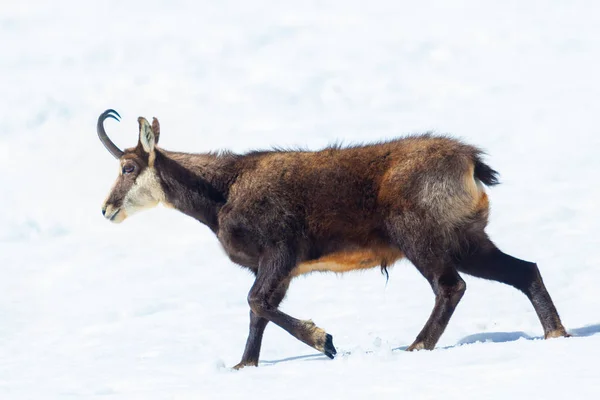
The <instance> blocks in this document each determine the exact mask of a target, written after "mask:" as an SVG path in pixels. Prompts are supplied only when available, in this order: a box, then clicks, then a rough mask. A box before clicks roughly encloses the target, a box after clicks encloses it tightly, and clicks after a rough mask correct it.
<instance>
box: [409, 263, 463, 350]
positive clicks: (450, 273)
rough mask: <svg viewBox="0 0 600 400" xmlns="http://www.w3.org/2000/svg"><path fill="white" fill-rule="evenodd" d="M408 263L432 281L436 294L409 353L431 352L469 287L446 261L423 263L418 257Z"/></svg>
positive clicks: (430, 282)
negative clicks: (424, 350) (431, 308)
mask: <svg viewBox="0 0 600 400" xmlns="http://www.w3.org/2000/svg"><path fill="white" fill-rule="evenodd" d="M409 260H410V261H411V262H412V263H413V264H414V265H415V266H416V267H417V269H418V270H419V272H421V274H423V276H424V277H425V278H426V279H427V280H428V281H429V284H430V285H431V288H432V289H433V292H434V293H435V304H434V306H433V310H432V312H431V315H430V316H429V319H428V320H427V322H426V323H425V326H424V327H423V329H422V330H421V332H420V333H419V334H418V335H417V338H416V340H415V341H414V343H413V344H412V345H410V346H409V347H408V349H407V350H408V351H412V350H421V349H427V350H432V349H433V348H434V347H435V344H436V343H437V342H438V340H439V339H440V337H441V336H442V333H444V330H445V329H446V326H447V325H448V322H449V321H450V317H452V314H453V313H454V309H455V308H456V306H457V305H458V302H459V301H460V299H461V298H462V296H463V294H464V293H465V290H466V288H467V285H466V284H465V281H463V280H462V279H461V277H460V276H459V275H458V272H457V271H456V268H455V266H454V265H453V264H452V263H451V262H449V261H446V260H444V258H434V259H428V260H420V259H419V258H418V257H417V258H415V257H413V259H411V258H410V257H409Z"/></svg>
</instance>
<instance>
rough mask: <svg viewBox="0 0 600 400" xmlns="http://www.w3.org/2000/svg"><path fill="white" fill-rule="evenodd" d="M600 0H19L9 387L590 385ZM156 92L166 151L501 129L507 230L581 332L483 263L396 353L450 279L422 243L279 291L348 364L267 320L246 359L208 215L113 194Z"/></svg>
mask: <svg viewBox="0 0 600 400" xmlns="http://www.w3.org/2000/svg"><path fill="white" fill-rule="evenodd" d="M599 61H600V3H598V2H594V1H578V0H572V1H568V2H566V1H517V0H513V1H503V2H499V1H493V2H492V1H485V2H484V1H453V2H445V1H423V0H421V1H392V0H390V1H375V0H371V1H369V2H364V1H357V0H353V1H351V0H344V1H327V0H307V1H294V2H291V1H289V2H282V1H264V0H253V1H242V0H220V1H210V2H209V1H191V0H190V1H184V0H171V1H166V0H162V1H115V0H110V1H96V2H82V1H75V0H69V1H56V2H49V1H44V2H42V1H31V0H27V1H18V2H17V1H11V2H8V1H3V2H2V3H1V4H0V171H1V172H0V188H1V189H0V190H1V192H0V193H1V197H0V266H1V269H0V274H1V276H0V399H11V400H12V399H63V398H69V399H70V398H82V399H86V398H106V399H127V400H130V399H213V398H214V399H236V398H244V399H248V398H250V399H253V398H259V396H261V397H260V398H263V399H264V398H268V399H270V398H277V399H286V398H332V399H338V398H339V399H364V398H367V397H368V398H371V399H383V398H410V399H416V398H423V399H425V398H442V397H443V398H444V399H454V398H460V399H465V398H477V399H494V398H499V399H506V398H526V397H527V398H545V399H554V398H557V399H558V398H561V399H564V398H572V399H590V398H597V396H598V392H599V390H600V372H599V362H598V360H599V359H600V334H599V333H600V311H599V310H600V298H599V297H600V296H598V287H599V285H600V255H599V254H600V253H599V251H598V250H599V248H600V239H599V237H598V234H597V232H598V230H597V222H598V221H599V216H600V212H599V211H598V200H599V199H600V186H599V185H598V173H599V171H600V157H599V156H598V149H599V148H600V129H599V128H598V126H599V121H598V99H599V98H600V78H599V75H598V66H599ZM106 108H115V109H116V110H117V111H119V112H120V113H121V115H122V116H123V121H122V122H121V123H116V122H114V121H111V122H107V126H108V128H107V129H108V130H109V132H110V134H111V136H112V137H113V138H114V140H115V141H116V142H117V144H119V145H120V146H127V147H128V146H132V145H134V144H135V142H136V140H137V136H136V135H137V122H136V119H137V117H138V116H139V115H143V116H146V117H147V118H151V117H152V116H156V117H158V118H159V119H160V121H161V125H162V135H161V145H162V146H163V147H164V148H168V149H172V150H185V151H198V152H201V151H208V150H214V149H221V148H229V149H232V150H234V151H246V150H248V149H259V148H269V147H271V146H274V145H277V146H283V147H291V146H304V147H308V148H310V149H318V148H320V147H323V146H325V145H326V144H328V143H332V142H335V141H342V142H343V143H357V142H370V141H377V140H382V139H388V138H392V137H395V136H398V135H403V134H406V133H413V132H422V131H427V130H434V131H437V132H440V133H449V134H452V135H455V136H457V137H461V138H463V139H465V140H467V141H469V142H471V143H474V144H476V145H480V146H482V147H483V148H485V149H486V150H487V151H488V152H489V157H488V158H487V160H488V162H489V163H490V165H492V166H493V167H494V168H496V169H498V170H499V171H500V172H501V174H502V176H501V178H502V181H503V184H502V185H501V186H498V187H496V188H493V189H491V190H490V191H489V193H490V197H491V201H492V216H491V223H490V225H489V228H488V232H489V233H490V234H491V236H492V238H493V239H494V240H495V241H496V243H497V244H498V245H499V246H500V247H501V248H502V249H504V250H505V251H507V252H508V253H511V254H513V255H515V256H517V257H521V258H525V259H528V260H535V261H536V262H538V264H539V265H540V268H541V271H542V275H543V277H544V280H545V282H546V285H547V287H548V289H549V292H550V294H551V295H552V297H553V299H554V302H555V303H556V305H557V307H558V309H559V312H560V313H561V316H562V319H563V322H564V324H565V325H566V327H567V329H569V330H570V332H571V333H573V334H574V336H575V337H573V338H569V339H562V338H561V339H555V340H549V341H544V340H539V339H540V337H541V335H542V330H541V326H540V324H539V322H538V320H537V317H536V315H535V313H534V311H533V308H532V307H531V305H530V304H529V302H528V301H527V300H526V298H525V297H524V296H523V295H521V294H520V293H518V292H517V291H516V290H514V289H512V288H509V287H507V286H503V285H501V284H498V283H492V282H486V281H482V280H476V279H474V278H470V277H466V278H465V280H466V282H467V286H468V289H467V293H466V295H465V297H464V298H463V301H462V302H461V304H460V305H459V307H458V309H457V311H456V313H455V315H454V317H453V318H452V320H451V322H450V325H449V327H448V329H447V331H446V332H445V334H444V335H443V336H442V339H441V340H440V342H439V344H438V347H437V349H436V350H434V351H431V352H427V351H421V352H415V353H407V352H404V351H402V350H403V349H404V348H405V347H406V346H407V345H409V344H410V343H411V342H412V340H413V339H414V338H415V336H416V334H417V333H418V332H419V330H420V329H421V327H422V325H423V323H424V322H425V320H426V319H427V317H428V316H429V313H430V311H431V307H432V305H433V295H432V293H431V290H430V288H429V286H428V284H427V282H426V281H425V280H424V279H423V278H422V277H421V276H420V275H419V274H418V273H417V272H416V270H415V269H414V268H413V267H412V266H411V265H410V264H409V263H408V262H400V263H399V264H397V265H396V267H395V268H393V269H392V270H391V271H390V280H389V283H388V284H387V285H386V282H385V278H384V277H382V275H381V274H380V272H379V270H378V269H375V270H370V271H367V272H356V273H350V274H347V275H344V276H336V275H327V274H313V275H311V276H308V277H303V278H299V279H298V280H297V281H295V282H294V283H293V285H292V287H291V289H290V291H289V295H288V298H287V300H286V302H285V303H284V305H283V309H284V310H285V311H286V312H288V313H290V314H291V315H294V316H297V317H299V318H305V319H306V318H312V319H313V320H314V321H315V322H316V323H317V324H318V325H320V326H321V327H323V328H325V329H326V330H327V331H328V332H330V333H331V334H333V336H334V343H335V345H336V346H337V348H338V351H339V352H340V353H341V355H340V356H339V357H338V358H336V359H335V360H333V361H330V360H328V359H326V358H325V357H324V356H322V355H319V354H317V352H316V351H314V350H312V349H311V348H308V347H307V346H305V345H304V344H302V343H300V342H298V341H297V340H295V339H293V338H292V337H290V336H289V335H288V334H287V333H285V332H284V331H282V330H281V329H279V328H278V327H276V326H272V325H269V327H268V328H267V331H266V334H265V338H264V342H263V350H262V355H261V356H262V357H261V360H262V362H261V365H260V367H259V368H249V369H248V368H247V369H244V370H242V371H240V372H236V371H231V370H230V367H231V366H233V365H235V364H236V363H237V362H238V361H239V359H240V356H241V353H242V350H243V346H244V343H245V340H246V334H247V324H248V306H247V303H246V294H247V291H248V289H249V287H250V285H251V283H252V277H251V275H250V274H249V273H248V272H246V271H244V270H242V269H241V268H238V267H236V266H233V265H232V264H231V263H230V262H229V261H228V260H227V258H226V256H225V255H224V253H223V251H222V250H221V249H220V247H219V245H218V242H217V240H216V239H215V238H214V237H213V235H212V233H211V232H210V231H209V230H208V229H207V228H206V227H204V226H202V225H199V224H198V223H197V222H195V221H193V220H192V219H190V218H188V217H185V216H184V215H182V214H179V213H177V212H176V211H173V210H167V209H164V208H158V209H155V210H152V211H147V212H145V213H144V214H141V215H138V216H135V217H132V218H131V219H129V220H128V221H126V222H125V223H124V224H122V225H113V224H110V223H108V222H107V221H105V220H104V218H102V215H101V213H100V205H101V203H102V201H103V199H104V197H105V196H106V194H107V193H108V191H109V188H110V186H111V184H112V182H113V180H114V179H115V177H116V175H117V163H116V162H115V160H114V159H113V158H112V157H111V156H110V155H109V154H108V152H106V151H105V149H104V148H103V146H102V145H101V144H100V142H99V141H98V138H97V136H96V134H95V123H96V118H97V117H98V115H99V114H100V113H101V112H102V111H104V110H105V109H106Z"/></svg>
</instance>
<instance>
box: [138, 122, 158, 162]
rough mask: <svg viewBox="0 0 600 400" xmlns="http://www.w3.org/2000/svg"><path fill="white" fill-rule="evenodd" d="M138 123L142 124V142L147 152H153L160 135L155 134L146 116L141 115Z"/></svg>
mask: <svg viewBox="0 0 600 400" xmlns="http://www.w3.org/2000/svg"><path fill="white" fill-rule="evenodd" d="M138 123H139V125H140V144H141V145H142V148H143V149H144V151H145V152H146V153H148V154H153V153H154V146H155V145H156V142H157V140H158V137H157V136H156V135H155V134H154V130H153V129H152V128H151V127H150V124H149V123H148V121H146V118H144V117H139V118H138Z"/></svg>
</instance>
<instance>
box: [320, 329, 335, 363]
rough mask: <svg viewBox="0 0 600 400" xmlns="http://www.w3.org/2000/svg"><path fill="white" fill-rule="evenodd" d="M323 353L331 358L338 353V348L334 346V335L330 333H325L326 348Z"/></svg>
mask: <svg viewBox="0 0 600 400" xmlns="http://www.w3.org/2000/svg"><path fill="white" fill-rule="evenodd" d="M323 353H325V355H326V356H327V357H329V358H331V359H333V358H334V357H335V355H336V354H337V350H336V349H335V347H333V336H331V335H330V334H329V333H326V334H325V349H324V350H323Z"/></svg>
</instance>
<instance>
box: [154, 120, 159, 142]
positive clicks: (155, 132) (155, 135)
mask: <svg viewBox="0 0 600 400" xmlns="http://www.w3.org/2000/svg"><path fill="white" fill-rule="evenodd" d="M152 132H154V144H158V138H159V137H160V124H159V123H158V119H156V118H152Z"/></svg>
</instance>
